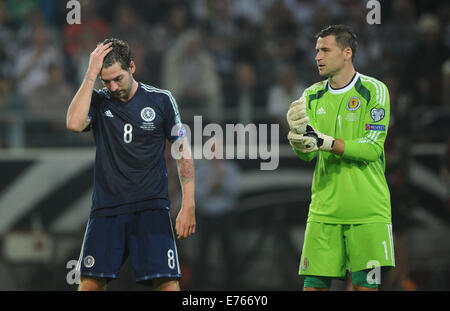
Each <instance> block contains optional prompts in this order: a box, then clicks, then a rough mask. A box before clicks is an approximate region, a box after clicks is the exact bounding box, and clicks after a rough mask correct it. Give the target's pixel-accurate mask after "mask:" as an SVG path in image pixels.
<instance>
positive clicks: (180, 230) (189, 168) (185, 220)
mask: <svg viewBox="0 0 450 311" xmlns="http://www.w3.org/2000/svg"><path fill="white" fill-rule="evenodd" d="M181 139H182V140H183V141H182V144H181V146H180V151H181V153H182V156H181V158H180V159H178V160H177V170H178V177H179V179H180V183H181V190H182V193H183V199H182V204H181V209H180V211H179V213H178V216H177V219H176V224H175V230H176V231H177V235H178V238H179V239H184V238H187V237H189V236H191V235H193V234H194V233H195V226H196V222H195V168H194V160H193V158H192V155H191V150H190V148H189V143H188V141H187V138H186V137H183V138H181Z"/></svg>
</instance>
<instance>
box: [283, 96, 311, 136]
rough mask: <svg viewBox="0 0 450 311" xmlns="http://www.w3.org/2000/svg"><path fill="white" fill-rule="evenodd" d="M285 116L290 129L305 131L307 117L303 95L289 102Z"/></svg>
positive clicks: (300, 132)
mask: <svg viewBox="0 0 450 311" xmlns="http://www.w3.org/2000/svg"><path fill="white" fill-rule="evenodd" d="M286 118H287V122H288V124H289V128H290V129H291V130H294V131H295V132H297V133H298V134H304V133H305V132H306V125H307V124H308V122H309V117H308V116H307V114H306V98H305V97H304V96H302V97H300V98H299V99H297V100H296V101H294V102H292V103H291V106H290V108H289V110H288V112H287V114H286Z"/></svg>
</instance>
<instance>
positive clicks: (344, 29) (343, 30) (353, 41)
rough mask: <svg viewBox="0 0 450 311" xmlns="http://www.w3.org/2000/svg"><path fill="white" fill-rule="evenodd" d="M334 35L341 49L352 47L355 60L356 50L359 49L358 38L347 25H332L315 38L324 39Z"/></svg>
mask: <svg viewBox="0 0 450 311" xmlns="http://www.w3.org/2000/svg"><path fill="white" fill-rule="evenodd" d="M330 35H333V36H335V37H336V42H337V44H338V45H339V46H340V47H341V49H345V48H346V47H350V48H351V49H352V61H353V60H354V58H355V54H356V49H357V47H358V38H357V37H356V34H355V33H354V32H353V30H352V29H351V28H350V27H349V26H346V25H331V26H328V27H327V28H324V29H322V30H321V31H320V32H319V33H318V34H317V35H316V36H315V38H316V39H318V38H324V37H327V36H330Z"/></svg>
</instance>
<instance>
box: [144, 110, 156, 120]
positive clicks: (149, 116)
mask: <svg viewBox="0 0 450 311" xmlns="http://www.w3.org/2000/svg"><path fill="white" fill-rule="evenodd" d="M155 116H156V113H155V110H153V108H150V107H145V108H144V109H142V110H141V118H142V119H143V120H144V121H147V122H150V121H153V120H154V119H155Z"/></svg>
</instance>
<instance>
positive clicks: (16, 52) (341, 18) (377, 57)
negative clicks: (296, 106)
mask: <svg viewBox="0 0 450 311" xmlns="http://www.w3.org/2000/svg"><path fill="white" fill-rule="evenodd" d="M66 4H67V2H66V1H55V0H27V1H18V0H7V1H2V2H1V3H0V25H1V28H0V29H1V30H0V90H1V92H0V96H1V97H0V111H1V112H2V117H1V119H0V122H1V124H2V129H4V130H2V133H3V134H2V137H1V138H2V139H0V144H1V146H2V147H16V146H18V147H21V146H22V147H23V146H25V147H43V146H61V145H70V146H73V145H74V144H75V145H76V144H77V143H80V144H83V140H82V139H81V141H77V140H75V141H74V139H67V137H63V139H59V138H60V137H61V135H62V134H59V135H58V134H56V135H51V134H54V133H58V132H60V130H61V126H64V121H65V111H66V109H67V106H68V105H69V103H70V100H71V98H72V96H73V94H74V92H75V91H76V90H77V89H78V87H79V85H80V83H81V81H82V79H83V77H84V74H85V71H86V69H87V65H88V62H89V55H90V53H91V52H92V50H93V49H94V48H95V46H96V44H97V43H98V42H101V41H102V40H103V39H105V38H108V37H117V38H120V39H123V40H126V41H127V42H129V43H130V45H131V46H132V50H133V58H134V61H135V63H136V65H137V71H136V73H135V78H136V79H137V80H138V81H143V82H145V83H147V84H150V85H153V86H156V87H158V88H163V89H169V90H170V91H171V92H172V93H173V95H174V97H175V98H176V100H177V102H178V105H179V106H180V110H181V112H182V118H183V121H184V122H186V123H188V122H189V121H191V120H192V117H193V115H194V114H195V115H202V116H203V118H204V119H206V120H209V121H214V122H216V123H222V124H223V123H224V122H233V123H236V122H242V123H244V124H247V123H249V122H255V123H257V122H258V121H262V120H272V121H273V122H277V123H280V124H281V125H282V126H285V113H286V110H287V108H288V105H289V104H290V102H291V101H293V100H294V99H296V98H298V97H299V96H300V95H301V93H302V92H303V90H304V88H305V87H307V86H309V85H310V84H312V83H314V82H317V81H318V80H320V79H321V77H320V76H319V75H318V74H317V68H316V66H315V61H314V56H315V39H314V35H315V34H316V33H317V32H318V31H319V30H321V29H322V28H324V27H325V26H327V25H330V24H337V23H345V24H348V25H350V26H352V27H353V28H354V30H355V32H356V33H357V35H358V40H359V46H358V50H357V52H356V59H355V67H356V69H357V70H358V71H359V72H362V73H364V74H367V75H371V76H374V77H376V78H378V79H379V80H381V81H384V82H385V83H386V84H387V86H388V87H389V91H390V96H391V103H392V121H393V122H392V123H393V126H395V135H399V136H402V137H407V139H408V140H409V139H411V138H412V137H414V139H415V140H420V141H436V140H439V141H442V140H446V139H447V136H448V135H447V133H448V132H443V131H442V129H439V130H440V131H437V132H436V133H435V132H430V131H426V132H419V131H418V129H419V128H420V126H421V125H422V124H420V123H425V122H426V121H428V119H427V120H425V118H424V117H423V116H424V115H425V114H427V115H431V116H430V117H431V118H434V117H435V115H434V114H436V113H437V114H438V115H440V116H442V111H443V110H445V111H446V113H447V114H448V111H447V109H448V106H449V101H450V95H449V94H450V88H449V83H450V61H449V48H450V25H449V20H450V17H449V15H450V8H449V7H450V5H449V4H448V2H447V1H424V0H422V1H411V0H395V1H383V2H382V3H381V23H380V24H379V25H377V24H374V25H370V24H368V23H367V20H366V16H367V14H368V12H369V9H368V8H366V4H367V1H363V0H341V1H331V0H320V1H312V0H261V1H257V0H246V1H239V0H214V1H210V0H191V1H174V0H152V1H144V0H135V1H129V2H125V1H105V0H99V1H86V0H82V1H80V4H81V23H80V24H72V25H69V24H68V23H67V14H68V13H69V11H70V10H69V9H68V8H66ZM97 86H98V87H101V84H100V82H98V85H97ZM19 112H20V113H23V114H18V113H19ZM410 119H412V120H410ZM411 121H412V122H411ZM15 122H16V123H17V122H23V123H24V127H23V131H22V132H19V133H17V127H14V126H12V125H11V123H15ZM8 125H9V126H8ZM14 129H16V132H14ZM393 132H394V131H391V137H392V136H394V134H393ZM283 136H284V135H283Z"/></svg>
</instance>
